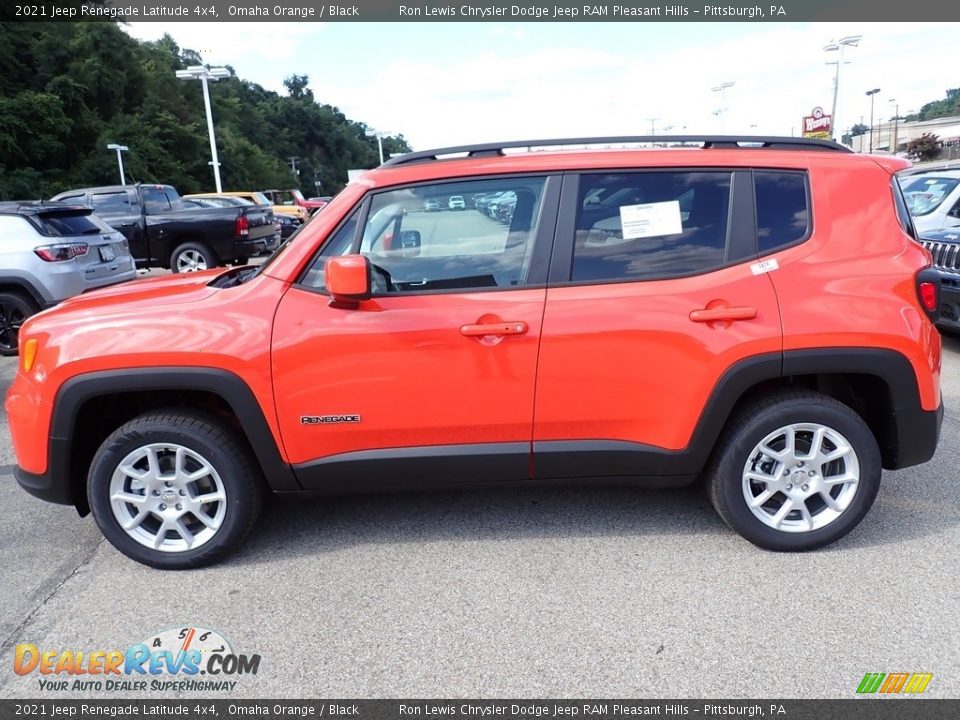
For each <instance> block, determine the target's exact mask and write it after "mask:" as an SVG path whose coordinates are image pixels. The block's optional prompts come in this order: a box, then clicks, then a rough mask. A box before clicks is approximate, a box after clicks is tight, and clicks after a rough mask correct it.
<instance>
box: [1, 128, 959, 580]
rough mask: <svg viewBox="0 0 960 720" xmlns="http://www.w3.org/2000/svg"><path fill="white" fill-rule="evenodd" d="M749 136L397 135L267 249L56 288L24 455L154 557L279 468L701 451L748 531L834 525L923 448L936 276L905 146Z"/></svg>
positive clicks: (278, 478)
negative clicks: (896, 151) (187, 269)
mask: <svg viewBox="0 0 960 720" xmlns="http://www.w3.org/2000/svg"><path fill="white" fill-rule="evenodd" d="M743 140H744V139H742V138H739V139H731V138H706V139H704V138H701V139H700V140H699V141H698V142H696V143H694V142H693V141H692V140H691V139H690V138H685V139H680V138H661V137H658V138H655V139H651V138H616V139H610V140H607V141H598V140H593V141H586V142H585V141H582V140H581V141H572V140H570V141H554V143H555V144H559V145H571V144H573V143H574V142H579V143H582V144H583V145H587V144H589V143H590V142H592V143H596V144H600V143H601V142H608V143H609V142H616V143H621V144H623V143H627V142H629V141H634V142H636V143H637V146H636V147H633V148H632V149H618V150H609V149H607V150H604V149H593V150H579V151H570V150H569V149H561V150H557V151H554V152H504V149H505V148H521V147H531V146H543V145H547V144H549V143H546V142H543V141H537V142H524V143H508V144H501V145H496V146H494V145H485V146H477V147H473V148H457V149H447V150H443V151H433V152H422V153H413V154H409V155H406V156H402V157H399V158H396V159H393V160H390V161H389V162H387V163H386V164H385V165H384V166H382V167H381V168H379V169H377V170H375V171H372V172H369V173H367V174H366V175H365V176H363V177H362V178H361V179H359V180H358V181H356V182H354V183H353V184H351V185H349V186H348V187H347V188H346V189H345V190H344V191H343V192H342V193H340V195H338V196H337V197H336V199H334V200H333V202H331V203H330V205H329V206H328V207H327V208H326V209H325V210H324V211H323V212H322V213H321V214H319V215H318V216H317V217H316V219H315V220H314V221H313V222H311V223H310V226H309V227H307V228H305V229H304V230H303V231H302V232H301V233H299V234H298V235H297V236H296V237H295V238H294V239H293V240H292V241H291V242H289V243H288V244H287V245H286V246H284V247H283V248H282V249H281V250H280V251H279V252H277V253H276V254H275V255H274V256H273V257H272V258H271V259H270V260H269V261H268V262H267V263H266V264H265V265H264V266H263V267H261V268H260V269H254V268H235V269H232V270H228V271H225V272H223V271H208V272H204V273H197V274H191V275H189V276H186V277H166V278H159V279H155V280H148V281H144V282H138V283H135V284H133V285H128V286H124V287H120V288H117V289H113V290H105V291H102V292H98V293H94V294H92V295H89V296H85V297H80V298H76V299H73V300H69V301H67V302H66V303H64V304H63V305H61V306H60V307H59V308H57V309H55V310H52V311H49V312H46V313H43V314H41V315H38V316H37V317H35V318H33V319H31V320H30V321H28V322H27V323H25V324H24V326H23V329H22V330H21V344H22V347H23V351H22V353H21V355H22V358H21V365H20V369H19V372H18V374H17V377H16V380H15V381H14V383H13V386H12V387H11V389H10V392H9V396H8V399H7V403H6V407H7V412H8V415H9V419H10V424H11V428H12V437H13V442H14V445H15V449H16V454H17V462H18V465H19V467H18V469H17V471H16V476H17V479H18V480H19V482H20V484H21V485H22V486H23V487H24V488H26V489H27V490H28V491H29V492H31V493H33V494H35V495H37V496H39V497H42V498H45V499H47V500H52V501H54V502H59V503H65V504H70V505H74V506H75V507H76V508H77V509H78V510H79V511H80V512H81V513H86V512H88V510H90V511H92V512H93V515H94V518H95V519H96V521H97V523H98V524H99V526H100V528H101V529H102V531H103V533H104V535H106V537H107V538H108V539H109V540H110V541H111V542H112V543H113V544H114V545H115V546H116V547H117V548H118V549H119V550H120V551H122V552H123V553H125V554H127V555H129V556H130V557H131V558H134V559H136V560H138V561H140V562H143V563H147V564H149V565H153V566H155V567H162V568H183V567H190V566H196V565H201V564H203V563H208V562H211V561H213V560H214V559H216V558H219V557H221V556H223V555H224V554H226V553H227V552H229V551H231V550H232V549H233V548H235V547H236V546H237V545H238V544H239V543H240V542H241V540H242V539H243V538H244V536H245V535H246V534H247V532H248V531H249V530H250V528H251V526H252V524H253V522H254V519H255V517H256V516H257V512H258V509H259V507H260V503H261V498H262V496H263V493H264V492H265V491H268V490H272V491H275V492H282V493H290V492H304V491H328V492H329V491H340V492H344V491H346V492H355V491H360V490H369V489H374V488H379V489H383V488H387V489H389V488H398V487H410V486H419V487H423V486H429V485H437V484H465V483H487V482H506V483H510V482H523V481H531V480H533V481H536V480H541V479H542V480H551V479H552V480H561V481H576V480H587V481H593V482H596V481H608V480H613V479H617V480H624V479H634V480H640V481H647V482H653V483H657V484H660V485H679V484H683V483H687V482H690V481H692V480H694V479H695V478H697V477H700V476H702V477H704V478H705V479H706V482H707V485H708V489H709V493H710V496H711V498H712V501H713V504H714V505H715V507H716V509H717V510H718V512H719V513H720V515H721V516H722V517H723V519H724V520H726V521H727V523H729V524H730V525H731V526H732V527H733V528H734V529H736V530H737V531H739V532H740V533H741V534H742V535H743V536H744V537H746V538H747V539H749V540H750V541H752V542H754V543H756V544H757V545H760V546H762V547H765V548H770V549H775V550H804V549H810V548H816V547H819V546H822V545H825V544H826V543H829V542H832V541H834V540H836V539H837V538H840V537H841V536H843V535H844V534H846V533H847V532H849V531H850V530H851V529H852V528H853V527H854V526H856V524H857V523H858V522H859V521H860V520H861V518H863V516H864V514H865V513H866V512H867V510H868V509H869V507H870V505H871V503H872V502H873V500H874V497H875V496H876V494H877V489H878V486H879V483H880V475H881V468H889V469H896V468H903V467H907V466H910V465H915V464H918V463H922V462H925V461H927V460H929V459H930V457H931V456H932V455H933V453H934V450H935V448H936V444H937V438H938V435H939V429H940V422H941V418H942V412H943V411H942V405H941V399H940V337H939V335H938V333H937V331H936V330H935V329H934V324H933V320H934V319H935V314H936V312H937V307H938V287H937V285H936V283H935V282H934V281H932V280H930V279H929V277H928V275H927V273H928V272H930V271H929V270H927V268H928V266H929V264H930V255H929V254H928V252H927V251H926V250H925V249H924V248H923V247H921V246H920V245H919V244H918V243H917V242H916V241H915V240H914V238H913V237H911V235H912V233H913V227H912V225H911V223H910V216H909V213H908V212H907V208H906V205H905V203H904V201H903V197H902V195H901V193H900V189H899V187H898V185H897V183H896V180H895V178H894V176H893V174H894V172H895V171H897V170H899V169H902V168H903V167H904V166H905V163H903V162H902V161H899V160H896V159H890V158H880V157H869V156H863V155H854V154H851V153H849V152H844V151H843V150H844V149H843V148H841V147H840V146H838V145H834V144H832V143H828V142H824V141H815V140H806V141H801V140H794V139H790V138H781V139H775V138H769V139H763V138H758V139H754V140H753V141H752V142H750V143H745V142H743ZM650 141H652V142H656V143H660V144H667V145H669V144H670V143H673V144H674V147H666V146H664V147H659V148H650V147H646V148H641V145H642V143H643V142H650ZM681 142H683V143H685V144H686V146H681V145H680V143H681ZM507 192H509V193H510V194H511V196H512V197H515V199H516V204H515V206H514V208H513V210H512V212H511V214H510V218H509V223H506V224H504V223H502V222H499V221H497V220H494V219H491V218H489V217H487V216H486V215H485V214H484V213H482V212H480V211H479V210H476V209H474V208H475V206H476V200H477V199H478V198H482V197H490V196H491V195H495V194H498V193H507ZM452 196H458V197H462V198H464V204H465V209H463V210H462V211H461V212H456V213H450V212H447V213H431V212H428V211H426V209H425V208H427V207H428V206H429V204H430V201H431V200H432V199H434V200H437V201H438V202H441V203H442V202H444V201H445V199H446V198H449V197H452Z"/></svg>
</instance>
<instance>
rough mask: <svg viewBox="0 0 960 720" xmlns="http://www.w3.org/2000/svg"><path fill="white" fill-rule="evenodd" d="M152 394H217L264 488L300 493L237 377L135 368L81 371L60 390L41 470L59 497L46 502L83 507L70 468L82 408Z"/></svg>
mask: <svg viewBox="0 0 960 720" xmlns="http://www.w3.org/2000/svg"><path fill="white" fill-rule="evenodd" d="M157 390H170V391H174V390H198V391H204V392H210V393H214V394H215V395H217V396H219V397H220V398H221V399H222V400H223V401H224V402H225V403H227V405H228V406H229V407H230V408H231V409H232V410H233V412H234V414H235V415H236V417H237V421H238V422H239V424H240V427H241V428H242V429H243V432H244V433H245V435H246V437H247V440H248V441H249V443H250V447H251V448H252V449H253V452H254V454H255V456H256V459H257V461H258V462H259V463H260V467H261V469H262V470H263V475H264V478H265V479H266V481H267V483H268V485H269V486H270V487H271V488H272V489H274V490H278V491H280V490H284V491H290V490H300V489H301V487H300V484H299V483H298V482H297V480H296V477H295V476H294V474H293V470H292V469H291V467H290V465H289V464H288V463H286V462H285V461H284V460H283V458H282V457H281V455H280V450H279V447H278V444H277V440H276V439H275V438H274V436H273V432H272V431H271V430H270V426H269V424H268V423H267V420H266V417H265V415H264V413H263V409H262V408H261V406H260V403H259V402H258V401H257V398H256V396H255V395H254V394H253V391H252V390H251V389H250V387H249V386H248V385H247V383H246V382H245V381H244V380H243V379H242V378H240V377H239V376H238V375H236V374H234V373H232V372H229V371H227V370H222V369H219V368H209V367H139V368H128V369H122V370H102V371H97V372H91V373H84V374H82V375H77V376H75V377H73V378H70V379H69V380H67V381H66V382H65V383H63V385H61V386H60V389H59V390H58V391H57V396H56V401H55V402H54V407H53V417H52V419H51V425H50V440H49V456H48V457H49V468H48V471H47V475H48V476H49V483H50V485H51V488H50V490H51V491H54V492H55V494H56V495H57V496H58V497H59V498H60V499H59V500H57V499H55V498H53V497H51V498H50V499H53V500H54V501H55V502H65V503H67V504H73V505H77V507H78V508H82V507H85V504H86V499H85V498H83V497H77V493H76V486H77V484H78V483H75V482H74V480H75V479H76V478H75V477H74V471H75V470H76V469H75V468H72V467H71V454H72V443H73V442H74V440H75V438H76V423H77V417H78V415H79V411H80V408H81V407H82V406H83V404H84V403H85V402H87V401H88V400H91V399H93V398H96V397H101V396H104V395H113V394H122V393H136V392H145V391H157ZM80 485H82V483H80Z"/></svg>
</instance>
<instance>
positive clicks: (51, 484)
mask: <svg viewBox="0 0 960 720" xmlns="http://www.w3.org/2000/svg"><path fill="white" fill-rule="evenodd" d="M49 447H50V464H49V465H48V466H47V471H46V472H44V473H32V472H28V471H26V470H24V469H23V468H22V467H20V466H19V465H18V466H17V467H15V468H14V470H13V477H14V478H16V480H17V484H19V485H20V487H22V488H23V489H24V490H26V491H27V492H28V493H30V494H31V495H33V496H34V497H38V498H40V499H41V500H46V501H47V502H52V503H57V504H58V505H75V506H76V507H77V509H78V510H80V514H81V515H85V514H86V513H85V512H83V510H82V509H86V505H87V503H86V499H85V498H82V497H77V496H76V495H75V492H74V490H75V489H74V488H71V487H70V478H69V474H68V472H67V468H66V463H65V462H64V458H66V456H67V443H66V441H64V440H61V439H59V438H50V446H49ZM81 508H82V509H81Z"/></svg>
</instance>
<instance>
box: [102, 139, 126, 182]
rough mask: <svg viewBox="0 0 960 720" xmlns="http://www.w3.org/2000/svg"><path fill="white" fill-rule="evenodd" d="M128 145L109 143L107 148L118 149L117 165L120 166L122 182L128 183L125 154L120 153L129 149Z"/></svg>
mask: <svg viewBox="0 0 960 720" xmlns="http://www.w3.org/2000/svg"><path fill="white" fill-rule="evenodd" d="M129 149H130V148H128V147H127V146H126V145H117V144H116V143H110V144H109V145H107V150H116V151H117V165H119V166H120V184H121V185H126V184H127V179H126V175H124V174H123V156H122V155H121V154H120V153H125V152H126V151H127V150H129Z"/></svg>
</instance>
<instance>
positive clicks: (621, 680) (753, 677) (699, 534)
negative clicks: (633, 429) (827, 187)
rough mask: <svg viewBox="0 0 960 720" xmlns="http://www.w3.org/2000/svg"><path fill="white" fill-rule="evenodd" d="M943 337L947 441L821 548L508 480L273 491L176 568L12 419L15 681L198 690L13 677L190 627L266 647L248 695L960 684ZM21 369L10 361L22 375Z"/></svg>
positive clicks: (956, 349) (812, 691)
mask: <svg viewBox="0 0 960 720" xmlns="http://www.w3.org/2000/svg"><path fill="white" fill-rule="evenodd" d="M945 345H946V350H945V357H944V368H943V389H944V399H945V402H946V404H947V411H946V417H945V419H944V427H943V433H942V437H941V443H940V449H939V451H938V453H937V456H936V457H935V459H934V460H933V461H932V462H931V463H929V464H927V465H924V466H921V467H918V468H911V469H909V470H905V471H901V472H896V473H885V474H884V481H883V484H882V487H881V490H880V495H879V497H878V498H877V502H876V504H875V505H874V508H873V510H872V511H871V513H870V514H869V515H868V516H867V518H866V520H865V521H864V522H863V523H862V524H861V526H860V527H859V528H858V529H857V530H855V531H854V532H853V533H852V534H851V535H849V536H848V537H847V538H845V539H844V540H842V541H840V542H839V543H837V544H836V545H834V546H831V547H829V548H827V549H825V550H821V551H818V552H813V553H807V554H776V553H771V552H766V551H762V550H759V549H757V548H755V547H753V546H752V545H750V544H749V543H747V542H746V541H745V540H743V539H742V538H740V537H739V536H737V535H736V534H735V533H734V532H733V531H732V530H730V529H728V528H727V527H726V526H725V525H724V524H723V523H722V522H721V521H720V519H719V518H718V517H717V515H716V514H715V513H714V511H713V510H712V508H711V507H710V506H709V503H708V502H707V501H706V498H705V496H704V494H703V493H702V491H701V490H700V489H699V488H696V487H694V488H690V489H685V490H681V491H643V490H636V489H629V488H589V487H581V488H575V489H571V488H548V489H524V490H520V489H517V490H509V489H507V490H495V491H486V492H482V491H470V492H466V491H457V492H436V493H431V494H399V495H375V496H365V497H348V498H326V499H318V500H310V501H303V500H297V501H275V502H273V503H272V504H271V505H270V506H269V507H268V509H267V511H266V513H265V515H264V517H263V518H262V519H261V521H260V523H259V525H258V526H257V528H256V529H255V531H254V533H253V535H252V536H251V538H250V539H249V540H248V542H247V544H246V545H245V546H244V547H243V548H242V549H241V551H240V552H239V553H237V554H236V555H234V556H232V557H231V558H229V559H228V560H227V561H226V562H224V563H223V564H221V565H218V566H216V567H213V568H209V569H204V570H199V571H191V572H162V571H158V570H152V569H149V568H146V567H143V566H140V565H137V564H135V563H133V562H132V561H130V560H128V559H126V558H125V557H124V556H122V555H120V553H118V552H117V551H115V550H114V549H113V548H112V547H111V546H110V545H109V544H107V543H106V542H105V541H104V540H103V539H102V538H101V536H100V533H99V532H98V530H97V528H96V526H95V525H94V523H93V521H92V519H91V518H89V517H87V518H84V519H81V518H79V517H78V516H77V514H76V512H75V511H74V510H73V509H72V508H69V507H65V506H57V505H51V504H47V503H44V502H41V501H39V500H36V499H34V498H32V497H30V496H29V495H28V494H27V493H26V492H24V491H22V490H20V489H19V487H18V486H17V485H16V483H15V481H14V479H13V477H12V466H13V464H14V462H15V461H14V458H13V455H12V450H11V447H10V442H9V434H8V431H7V427H6V423H5V422H4V424H3V427H2V430H0V453H2V457H0V466H2V467H0V473H2V477H0V507H2V508H3V510H4V520H3V522H2V523H0V554H2V558H3V560H2V573H0V576H2V577H0V640H2V648H0V657H2V660H0V663H2V665H0V668H2V669H0V696H2V697H38V696H46V697H55V698H56V697H60V698H66V697H72V698H82V697H105V696H115V697H134V696H141V695H150V696H155V697H175V696H184V697H194V696H197V695H200V693H196V692H171V691H166V692H161V691H148V692H146V693H142V692H123V691H120V692H106V691H102V692H96V691H95V692H76V691H74V692H59V693H58V692H53V693H49V692H47V693H44V692H42V691H40V689H39V686H38V680H37V678H38V677H39V676H38V674H37V673H33V674H32V675H29V676H26V677H20V676H18V675H16V674H15V673H14V672H13V670H12V661H13V655H14V648H15V646H16V645H17V644H18V643H34V644H36V645H37V646H39V647H40V648H41V649H56V650H63V649H74V650H96V649H117V648H120V649H123V648H127V647H128V646H130V645H132V644H134V643H137V642H139V641H141V640H144V639H145V638H148V637H152V636H154V635H155V634H156V633H158V632H159V631H162V630H165V629H168V628H176V627H187V626H195V627H202V628H209V629H213V630H216V631H218V632H219V633H220V634H221V635H222V636H223V637H225V638H227V639H228V640H229V641H230V643H231V644H232V647H233V649H234V651H236V652H241V653H246V654H253V653H258V654H260V655H261V657H262V661H261V663H260V667H259V670H258V672H257V674H256V675H247V676H242V677H241V676H236V677H234V678H233V679H236V680H237V685H236V688H235V690H234V691H233V692H232V696H233V697H301V696H313V697H441V696H450V697H455V696H461V697H538V696H546V697H593V696H605V697H614V696H619V697H697V696H708V697H709V696H712V697H841V698H845V697H853V696H854V694H855V692H854V691H855V689H856V687H857V685H858V683H859V682H860V679H861V678H862V677H863V675H864V673H866V672H897V671H905V672H920V671H924V672H932V673H934V678H933V680H932V681H931V683H930V685H929V687H928V689H927V692H926V695H927V696H930V697H957V696H958V695H960V656H958V653H957V647H958V645H960V630H958V628H960V577H958V575H960V573H958V562H957V561H958V550H960V501H958V481H960V478H958V471H957V468H958V467H960V452H958V449H960V444H958V439H960V339H957V338H950V337H948V338H946V339H945ZM15 367H16V360H15V359H10V358H3V359H0V384H2V386H3V389H4V391H5V390H6V387H7V385H8V384H9V381H10V379H11V377H12V375H13V373H14V372H15ZM4 419H5V418H4ZM72 680H73V678H71V681H72ZM213 695H216V694H215V693H214V694H213Z"/></svg>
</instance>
